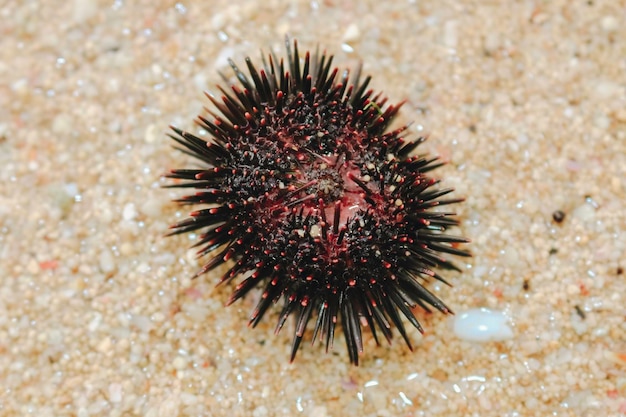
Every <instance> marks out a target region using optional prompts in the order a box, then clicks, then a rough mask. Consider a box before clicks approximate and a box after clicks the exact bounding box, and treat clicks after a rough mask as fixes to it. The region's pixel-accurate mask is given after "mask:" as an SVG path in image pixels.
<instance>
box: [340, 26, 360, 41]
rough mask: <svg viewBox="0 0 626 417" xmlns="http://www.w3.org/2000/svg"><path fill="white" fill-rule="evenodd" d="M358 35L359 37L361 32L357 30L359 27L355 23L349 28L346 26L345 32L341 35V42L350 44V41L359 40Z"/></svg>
mask: <svg viewBox="0 0 626 417" xmlns="http://www.w3.org/2000/svg"><path fill="white" fill-rule="evenodd" d="M360 35H361V31H360V30H359V26H358V25H357V24H356V23H353V24H351V25H350V26H348V28H347V29H346V31H345V32H344V33H343V38H342V41H343V42H352V41H355V40H357V39H359V36H360Z"/></svg>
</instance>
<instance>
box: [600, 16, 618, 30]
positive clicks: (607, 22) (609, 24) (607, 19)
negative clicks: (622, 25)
mask: <svg viewBox="0 0 626 417" xmlns="http://www.w3.org/2000/svg"><path fill="white" fill-rule="evenodd" d="M600 24H601V25H602V29H604V30H605V31H606V32H615V31H616V30H617V29H619V22H618V21H617V18H616V17H615V16H613V15H609V16H604V17H603V18H602V21H601V22H600Z"/></svg>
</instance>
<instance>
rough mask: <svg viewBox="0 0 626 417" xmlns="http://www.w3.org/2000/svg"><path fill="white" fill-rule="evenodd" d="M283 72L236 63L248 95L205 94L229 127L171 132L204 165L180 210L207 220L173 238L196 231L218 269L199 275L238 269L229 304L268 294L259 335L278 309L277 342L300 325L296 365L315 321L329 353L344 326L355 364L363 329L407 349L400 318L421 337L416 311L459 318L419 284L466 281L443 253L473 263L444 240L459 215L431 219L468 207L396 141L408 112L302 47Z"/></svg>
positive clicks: (426, 162) (178, 172) (190, 172)
mask: <svg viewBox="0 0 626 417" xmlns="http://www.w3.org/2000/svg"><path fill="white" fill-rule="evenodd" d="M286 61H287V62H286V63H285V62H284V61H283V60H282V59H281V60H280V61H279V60H278V59H277V58H276V57H275V56H274V55H271V54H270V55H269V57H268V59H267V60H266V59H265V58H263V61H262V64H263V67H262V68H263V69H260V70H257V69H256V67H255V66H254V65H253V63H252V62H251V61H250V59H249V58H248V59H246V64H247V67H248V73H249V75H246V74H244V73H243V72H242V71H241V70H240V69H239V68H238V67H237V66H236V65H235V64H234V63H233V62H232V61H230V65H231V67H232V69H233V71H234V74H235V76H236V77H237V79H238V82H239V84H240V85H239V86H238V85H231V86H230V90H231V91H227V90H226V89H225V88H222V87H219V89H220V91H221V93H222V96H221V98H219V99H218V98H216V97H214V96H212V95H208V94H207V96H208V98H209V100H210V101H211V102H212V103H213V105H214V106H215V107H216V108H217V110H218V111H219V113H221V114H218V113H217V112H213V111H211V110H207V111H208V112H209V114H211V116H212V118H213V120H212V121H211V120H209V119H207V118H205V117H203V116H199V117H198V120H197V123H198V125H199V126H200V127H201V128H202V129H203V130H205V131H206V132H207V133H208V135H209V136H210V139H209V140H205V139H202V138H200V137H198V136H196V135H194V134H192V133H189V132H185V131H182V130H180V129H178V128H176V127H172V130H173V131H174V134H172V135H170V136H171V137H172V139H174V140H175V141H176V142H177V143H178V145H180V146H179V147H178V149H180V150H182V152H185V153H187V154H189V155H191V156H193V157H194V158H196V159H198V160H199V161H200V162H201V163H202V164H203V165H204V166H202V167H201V168H200V169H175V170H172V171H171V172H170V173H169V174H167V175H166V176H167V177H169V178H172V179H175V180H176V182H175V183H174V184H172V185H170V186H171V187H181V188H193V189H196V190H197V192H196V193H195V194H193V195H189V196H186V197H183V198H181V199H180V200H177V201H179V202H180V203H182V204H187V205H204V206H205V207H204V208H200V209H198V210H196V211H193V212H191V214H190V217H189V218H187V219H186V220H183V221H181V222H179V223H177V224H174V225H173V226H172V229H173V231H172V233H171V234H178V233H185V232H191V231H196V230H198V231H200V233H201V235H200V239H199V241H198V242H197V244H196V245H195V246H197V247H199V248H200V250H199V252H198V256H204V255H208V254H210V256H211V258H210V260H209V261H208V262H207V263H206V264H205V265H204V267H203V268H202V269H201V270H200V271H199V272H198V274H197V275H200V274H202V273H204V272H206V271H209V270H211V269H213V268H215V267H217V266H218V265H220V264H223V263H225V262H227V261H230V264H229V268H228V270H227V271H226V273H225V274H224V275H223V277H222V278H221V282H225V281H229V280H232V279H234V278H237V279H239V283H238V284H237V286H236V288H235V290H234V293H233V294H232V296H231V297H230V299H229V300H228V302H227V304H231V303H233V302H234V301H236V300H238V299H239V298H241V297H243V296H244V295H246V294H247V293H248V292H249V291H250V290H251V289H252V288H255V287H262V288H263V292H262V294H261V296H260V299H259V301H258V304H257V305H256V308H255V309H254V311H253V312H252V316H251V318H250V325H251V326H255V325H256V324H257V323H258V322H259V321H260V320H261V318H262V317H263V315H264V314H265V312H266V311H267V309H268V308H269V307H270V305H272V304H275V303H276V302H277V301H278V300H279V299H281V298H282V299H283V301H284V305H283V307H282V311H281V312H280V315H279V318H278V325H277V327H276V332H278V331H280V329H281V328H282V327H283V325H284V323H285V320H286V319H287V317H288V316H289V315H290V314H292V313H294V314H295V316H296V323H295V331H294V337H293V346H292V352H291V360H293V359H294V357H295V355H296V352H297V350H298V347H299V345H300V342H301V340H302V337H303V335H304V333H305V329H306V327H307V324H308V322H309V320H310V319H312V318H314V321H315V326H314V328H313V336H312V339H313V341H315V339H316V338H317V337H319V338H320V339H321V340H323V341H324V342H325V344H326V349H328V348H329V347H332V344H333V339H334V335H335V328H336V326H337V323H338V322H339V321H340V322H341V326H342V328H343V333H344V335H345V339H346V344H347V348H348V353H349V356H350V361H351V362H352V363H354V364H358V354H359V353H360V352H362V350H363V342H362V335H361V329H362V327H369V328H370V329H371V332H372V334H373V337H374V339H375V341H376V343H378V338H377V334H376V332H377V331H378V330H380V332H381V333H382V334H383V335H384V337H385V338H386V339H387V340H388V341H389V342H390V341H391V337H392V331H391V327H392V324H393V325H395V327H396V328H397V329H398V330H399V332H400V334H401V335H402V337H403V338H404V340H405V341H406V343H407V344H408V346H409V348H411V343H410V340H409V337H408V336H407V333H406V330H405V328H404V325H403V320H402V318H401V317H402V316H404V317H406V318H407V319H408V321H409V322H410V323H411V324H412V325H413V326H415V327H416V328H417V329H418V330H419V331H420V332H422V328H421V326H420V324H419V323H418V321H417V319H416V318H415V316H414V314H413V311H412V308H414V307H415V306H420V307H422V308H423V309H425V310H427V311H430V310H429V306H432V307H434V308H436V309H437V310H439V311H441V312H443V313H448V312H450V309H449V308H448V307H446V305H445V304H444V303H443V302H442V301H441V300H440V299H439V298H438V297H436V296H435V295H434V294H433V293H431V292H430V291H429V290H428V289H426V288H425V287H424V286H423V285H422V281H423V280H426V279H428V278H431V277H433V278H436V279H438V280H440V281H442V282H445V281H444V279H443V278H442V277H441V276H440V275H439V274H437V273H436V272H435V271H434V269H435V268H446V269H457V268H456V267H455V266H454V264H453V263H451V262H450V261H449V260H448V259H446V258H445V257H444V256H442V254H444V253H447V254H453V255H460V256H467V255H468V252H466V251H465V250H463V249H459V248H458V246H459V244H461V243H463V242H466V241H467V240H466V239H464V238H461V237H455V236H450V235H447V234H445V233H444V232H445V230H446V229H447V228H449V227H450V226H454V225H456V224H457V221H456V220H455V219H454V217H453V216H454V213H449V212H444V211H441V210H435V209H434V208H435V207H440V206H444V205H448V204H452V203H457V202H460V201H462V199H449V198H444V196H446V195H447V194H448V193H450V192H451V191H452V190H451V189H439V188H437V184H438V180H436V179H433V178H432V177H430V176H429V175H428V173H429V172H430V171H432V170H433V169H435V168H436V167H438V166H440V165H442V163H441V162H440V161H439V160H438V159H437V158H429V157H426V156H411V153H412V151H413V150H415V148H417V146H418V145H419V144H420V143H422V142H423V141H424V140H425V139H424V138H418V139H416V140H407V139H405V138H404V137H403V136H402V135H403V134H405V133H406V130H407V129H406V126H405V127H402V128H399V129H397V130H393V131H388V127H389V125H390V122H391V121H392V120H393V118H394V117H395V115H396V114H397V112H398V109H399V108H400V107H401V105H402V103H400V104H398V105H387V104H386V103H387V99H386V98H384V97H382V96H381V94H376V95H373V92H372V91H371V90H368V83H369V81H370V78H369V77H367V78H365V79H364V80H362V81H361V80H360V77H359V73H360V71H357V73H356V74H355V75H354V76H353V77H350V76H349V72H348V71H344V72H343V73H342V74H341V75H340V74H339V71H338V69H336V68H334V69H333V68H332V61H333V57H332V56H329V55H327V54H325V53H322V54H319V53H317V52H316V53H315V55H314V56H313V57H311V55H310V54H309V53H306V55H305V56H304V59H302V58H301V57H300V55H299V54H298V45H297V43H296V42H294V46H293V49H292V48H291V46H290V43H289V42H287V60H286ZM197 275H196V276H197Z"/></svg>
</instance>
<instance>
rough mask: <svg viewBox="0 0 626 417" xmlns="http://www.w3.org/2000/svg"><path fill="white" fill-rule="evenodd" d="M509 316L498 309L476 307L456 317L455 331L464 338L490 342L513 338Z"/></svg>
mask: <svg viewBox="0 0 626 417" xmlns="http://www.w3.org/2000/svg"><path fill="white" fill-rule="evenodd" d="M506 322H507V318H506V316H505V315H504V314H503V313H502V312H501V311H497V310H490V309H487V308H475V309H471V310H468V311H466V312H464V313H462V314H459V315H458V316H456V317H455V318H454V333H455V334H456V335H457V336H458V337H459V338H460V339H463V340H468V341H472V342H489V341H501V340H507V339H511V338H512V337H513V331H512V330H511V328H510V327H509V326H508V325H507V323H506Z"/></svg>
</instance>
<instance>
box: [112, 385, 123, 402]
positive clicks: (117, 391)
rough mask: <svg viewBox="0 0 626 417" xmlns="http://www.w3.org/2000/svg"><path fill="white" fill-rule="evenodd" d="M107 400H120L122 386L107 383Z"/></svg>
mask: <svg viewBox="0 0 626 417" xmlns="http://www.w3.org/2000/svg"><path fill="white" fill-rule="evenodd" d="M109 401H111V402H112V403H119V402H121V401H122V386H121V385H120V384H117V383H113V384H111V385H109Z"/></svg>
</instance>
